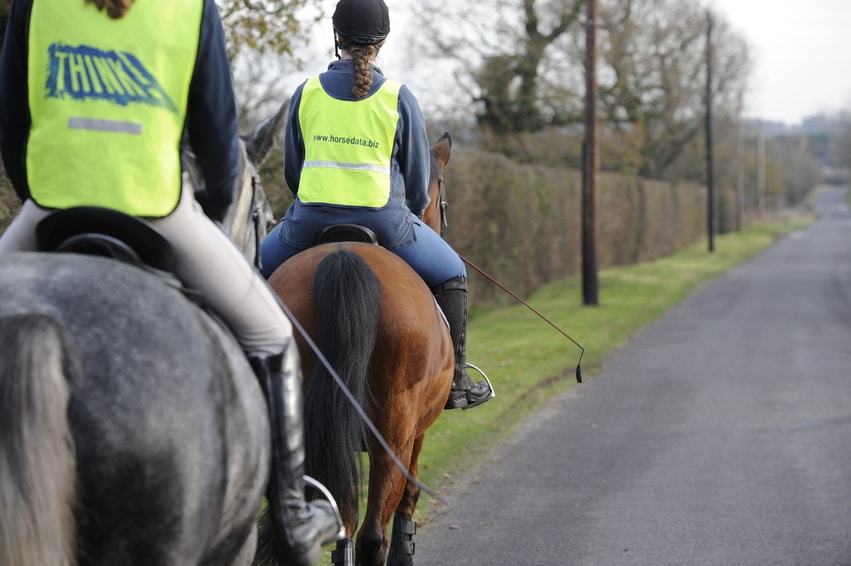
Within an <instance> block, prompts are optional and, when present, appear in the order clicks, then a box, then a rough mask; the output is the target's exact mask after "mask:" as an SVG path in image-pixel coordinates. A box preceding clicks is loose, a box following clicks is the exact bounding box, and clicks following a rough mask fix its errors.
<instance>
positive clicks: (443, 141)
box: [431, 132, 452, 170]
mask: <svg viewBox="0 0 851 566" xmlns="http://www.w3.org/2000/svg"><path fill="white" fill-rule="evenodd" d="M450 153H452V138H451V137H449V132H444V133H443V135H442V136H440V139H439V140H437V141H436V142H435V144H434V145H433V146H431V154H432V155H433V156H434V158H435V159H436V160H437V163H438V165H440V168H441V170H442V169H443V168H444V167H446V164H447V163H449V155H450Z"/></svg>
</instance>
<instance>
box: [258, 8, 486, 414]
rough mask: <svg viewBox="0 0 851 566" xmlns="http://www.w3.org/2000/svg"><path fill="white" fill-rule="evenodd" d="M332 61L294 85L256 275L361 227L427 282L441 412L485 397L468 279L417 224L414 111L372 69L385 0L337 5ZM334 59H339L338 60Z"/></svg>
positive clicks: (419, 184) (420, 141)
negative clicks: (447, 366) (335, 227)
mask: <svg viewBox="0 0 851 566" xmlns="http://www.w3.org/2000/svg"><path fill="white" fill-rule="evenodd" d="M333 24H334V33H335V38H336V46H337V47H338V48H339V50H340V51H341V52H342V57H341V59H340V60H339V61H335V62H333V63H331V65H330V66H329V67H328V70H327V71H326V72H324V73H322V74H321V75H319V76H318V77H314V78H311V79H309V80H307V81H306V82H305V83H303V84H302V85H300V86H299V87H298V88H297V89H296V91H295V92H294V94H293V96H292V98H291V100H290V116H289V120H288V121H287V126H286V131H285V134H284V176H285V177H286V181H287V185H288V186H289V188H290V191H291V192H292V194H293V197H294V201H293V203H292V205H291V206H290V208H289V210H287V213H286V217H285V218H284V219H283V220H281V222H280V223H279V224H278V225H277V226H276V227H275V228H274V230H272V232H270V233H269V235H268V236H267V237H266V238H265V239H264V240H263V243H262V245H261V257H262V265H263V271H262V272H263V274H264V275H265V276H267V277H268V276H269V275H271V274H272V272H273V271H274V270H275V269H276V268H277V267H278V266H279V265H280V264H282V263H283V262H284V261H286V260H287V259H289V258H290V257H292V256H293V255H295V254H297V253H298V252H300V251H302V250H304V249H307V248H308V247H310V246H312V245H314V244H315V243H316V240H317V237H318V236H319V233H320V232H321V231H322V230H323V229H324V228H325V227H327V226H329V225H332V224H344V223H353V224H360V225H362V226H366V227H367V228H369V229H371V230H372V231H373V232H375V234H376V235H377V236H378V241H379V242H380V243H381V245H382V246H384V247H385V248H387V249H388V250H390V251H391V252H393V253H395V254H396V255H398V256H399V257H401V258H402V259H404V260H405V261H406V262H407V263H408V264H409V265H410V266H411V267H412V268H413V269H414V271H416V272H417V273H418V274H419V275H420V277H422V278H423V280H424V281H425V282H426V283H427V284H428V285H429V287H430V288H431V290H432V292H433V293H434V294H435V297H436V298H437V302H438V303H439V304H440V307H441V308H442V309H443V312H444V313H445V314H446V318H447V319H448V321H449V326H450V333H451V334H452V342H453V344H454V346H455V377H454V380H453V383H452V391H451V393H450V396H449V399H448V400H447V403H446V408H447V409H457V408H463V409H470V408H473V407H476V406H478V405H481V404H482V403H484V402H486V401H488V400H489V399H490V398H492V397H493V390H492V388H491V386H490V384H489V383H488V382H487V381H481V382H477V383H476V382H473V381H472V379H471V378H470V377H469V376H468V375H467V372H466V367H467V364H466V355H465V351H466V328H467V277H466V275H467V272H466V268H465V267H464V263H463V262H462V261H461V258H460V257H459V256H458V254H457V253H456V252H455V251H454V250H453V249H452V248H451V247H450V246H449V244H448V243H447V242H446V241H445V240H443V238H441V237H440V235H439V234H437V233H435V232H434V231H433V230H432V229H431V228H429V227H428V226H426V225H425V224H423V223H422V221H421V220H420V218H419V217H421V216H422V214H423V211H425V209H426V207H427V206H428V204H429V196H428V186H429V174H430V167H431V161H430V153H429V152H430V147H429V143H428V137H427V136H426V127H425V120H424V119H423V116H422V112H421V111H420V108H419V104H418V103H417V100H416V98H415V97H414V95H413V94H412V93H411V91H410V90H408V88H407V87H406V86H404V85H401V84H399V83H397V82H395V81H391V80H388V79H386V78H385V77H384V75H383V74H382V73H381V70H380V69H379V68H378V67H376V66H375V65H374V61H375V58H376V57H377V56H378V50H379V49H380V47H381V46H382V45H384V40H385V38H386V37H387V34H388V33H389V31H390V19H389V14H388V10H387V5H386V4H385V3H384V0H341V1H340V2H338V3H337V7H336V9H335V11H334V16H333ZM338 56H339V55H338Z"/></svg>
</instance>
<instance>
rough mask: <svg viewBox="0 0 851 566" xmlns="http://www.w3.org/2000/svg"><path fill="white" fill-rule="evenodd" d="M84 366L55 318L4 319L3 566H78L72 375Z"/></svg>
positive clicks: (0, 326) (0, 350)
mask: <svg viewBox="0 0 851 566" xmlns="http://www.w3.org/2000/svg"><path fill="white" fill-rule="evenodd" d="M79 368H80V366H79V364H78V362H77V358H76V357H75V356H73V355H72V354H71V352H70V350H69V348H68V345H67V342H66V340H65V333H64V331H63V330H62V328H61V327H60V326H59V325H58V324H57V323H56V322H55V321H54V320H53V319H52V318H49V317H47V316H44V315H37V314H36V315H34V314H28V315H13V316H7V317H3V318H0V431H2V434H0V508H2V509H3V512H2V513H0V564H57V565H60V566H73V565H74V564H75V563H76V558H75V556H76V546H75V545H76V543H75V538H74V537H75V533H74V530H75V529H74V515H73V505H74V500H75V477H74V476H75V469H76V458H75V453H74V441H73V439H72V437H71V431H70V428H69V424H68V401H69V397H70V390H69V386H68V381H67V379H66V375H69V374H70V372H72V371H79Z"/></svg>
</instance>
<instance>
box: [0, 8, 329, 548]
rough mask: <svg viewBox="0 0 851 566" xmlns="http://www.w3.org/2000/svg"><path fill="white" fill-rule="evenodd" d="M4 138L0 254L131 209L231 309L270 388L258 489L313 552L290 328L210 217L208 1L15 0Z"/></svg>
mask: <svg viewBox="0 0 851 566" xmlns="http://www.w3.org/2000/svg"><path fill="white" fill-rule="evenodd" d="M131 6H132V8H133V9H132V10H131V9H130V7H131ZM104 9H106V10H105V11H104ZM184 128H185V129H186V131H187V133H188V138H189V141H190V143H191V145H192V149H193V150H194V153H195V155H196V156H197V158H198V163H199V166H200V168H201V170H202V174H203V177H204V181H205V189H204V190H203V192H199V194H198V195H197V198H198V200H197V201H196V198H195V196H196V195H193V191H192V189H191V187H189V186H188V185H187V186H186V187H184V186H183V185H182V182H181V166H180V155H179V149H180V144H181V139H182V136H183V132H184ZM0 149H2V155H3V161H4V165H5V168H6V171H7V174H8V176H9V178H10V179H11V181H12V183H13V185H14V187H15V190H16V192H17V194H18V196H19V197H20V198H21V200H22V201H23V205H22V207H21V210H20V212H19V214H18V215H17V216H16V218H15V219H14V220H13V221H12V223H11V224H10V225H9V226H8V228H7V229H6V231H5V232H4V233H3V234H2V236H0V254H7V253H11V252H16V251H33V250H35V249H36V238H35V226H36V224H38V222H39V221H40V220H42V219H43V218H45V217H46V216H48V215H50V214H51V212H52V211H54V210H57V209H66V208H71V207H76V206H97V207H103V208H108V209H113V210H117V211H121V212H124V213H127V214H130V215H133V216H136V217H140V218H142V219H144V220H145V221H147V222H149V223H150V224H152V225H153V226H154V227H155V228H156V229H157V230H158V231H159V232H160V233H161V234H162V235H163V236H164V237H165V238H166V239H167V240H168V241H169V242H170V244H171V246H172V247H173V249H174V252H175V255H176V260H177V261H176V267H175V272H176V274H177V275H178V277H180V278H181V279H182V280H183V281H184V282H185V283H187V284H188V285H189V286H191V287H193V288H195V289H198V290H199V291H201V292H202V293H203V295H204V297H205V299H206V300H207V302H208V303H209V304H210V306H212V307H213V309H214V310H216V311H217V312H218V313H219V315H221V317H222V318H223V319H224V320H225V322H227V324H228V325H229V326H230V328H231V329H232V330H233V332H234V334H235V336H236V338H237V339H238V340H239V342H240V344H241V345H242V346H243V348H244V349H245V351H246V353H247V354H248V356H249V361H250V362H251V365H252V367H253V369H254V370H255V372H256V373H257V375H258V378H259V379H260V380H261V383H264V384H265V385H266V386H265V387H264V393H266V396H267V400H268V401H269V405H270V420H271V423H272V428H273V435H272V436H273V440H272V448H273V454H272V461H273V470H272V474H271V477H270V484H269V490H268V491H267V498H268V499H269V502H270V508H271V510H272V512H273V517H275V522H276V525H277V526H278V527H279V528H278V529H277V531H276V532H277V533H278V535H279V539H280V540H279V542H280V547H281V548H282V549H283V550H284V552H285V554H287V555H288V559H289V560H290V561H291V562H292V563H296V564H305V565H307V564H314V563H316V562H317V561H318V560H319V558H320V556H321V548H320V546H321V544H323V543H326V542H331V541H332V540H334V539H335V538H336V536H337V534H338V533H337V530H338V525H337V521H336V515H335V513H334V512H333V510H332V509H331V507H330V505H328V504H327V502H322V501H316V502H311V503H307V502H306V501H305V499H304V480H303V474H304V447H303V437H302V423H301V419H302V415H301V411H302V407H301V397H300V391H301V384H300V382H301V375H300V369H299V364H298V351H297V349H296V347H295V341H294V340H293V339H292V327H291V325H290V322H289V321H288V320H287V318H286V317H285V316H284V314H283V312H282V311H281V309H280V307H279V305H278V303H277V299H276V298H275V296H274V294H273V293H272V291H271V290H270V289H269V287H268V286H267V285H266V283H265V281H264V280H263V278H262V277H261V276H260V275H259V274H258V273H257V272H256V271H255V270H254V268H253V267H252V266H251V265H250V264H249V263H248V261H247V260H246V259H245V258H244V257H243V256H242V254H241V253H240V251H239V250H238V249H237V247H236V246H235V245H234V244H233V242H232V241H231V240H230V239H229V238H228V236H227V235H226V234H225V233H224V232H223V231H222V230H221V229H219V228H218V227H217V226H216V224H215V223H214V222H213V220H221V219H222V218H223V217H224V215H225V213H226V212H227V209H228V206H229V205H230V204H231V201H232V200H233V198H234V193H235V188H236V181H237V178H238V175H239V159H240V155H239V152H240V147H239V140H238V137H237V126H236V104H235V101H234V95H233V87H232V84H231V78H230V65H229V62H228V60H227V54H226V51H225V44H224V34H223V29H222V24H221V20H220V18H219V14H218V11H217V8H216V5H215V3H214V0H140V1H139V2H136V3H135V4H133V3H132V2H130V1H127V0H86V1H85V2H81V1H79V0H78V1H77V2H69V1H68V0H16V1H15V2H13V3H12V6H11V12H10V15H9V21H8V28H7V31H6V36H5V40H4V46H3V52H2V60H0ZM199 201H200V204H199ZM211 219H212V220H211Z"/></svg>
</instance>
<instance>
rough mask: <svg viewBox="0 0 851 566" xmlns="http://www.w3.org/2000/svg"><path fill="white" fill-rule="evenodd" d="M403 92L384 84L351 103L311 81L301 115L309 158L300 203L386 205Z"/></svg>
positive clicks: (398, 85) (303, 97) (392, 84)
mask: <svg viewBox="0 0 851 566" xmlns="http://www.w3.org/2000/svg"><path fill="white" fill-rule="evenodd" d="M401 87H402V85H401V83H397V82H395V81H390V80H386V81H384V83H383V84H382V85H381V87H380V88H379V89H378V90H377V91H376V92H374V93H373V94H371V95H370V96H368V97H367V98H362V99H360V100H356V101H350V100H338V99H336V98H334V97H332V96H331V95H329V94H328V93H326V92H325V89H323V88H322V85H321V83H320V82H319V78H318V77H313V78H312V79H309V80H308V81H307V83H306V84H305V85H304V88H303V90H302V95H301V104H300V106H299V110H298V118H299V123H300V124H301V134H302V139H304V153H305V159H304V165H303V166H302V171H301V179H300V181H299V187H298V198H299V200H300V201H302V202H305V203H327V204H339V205H345V206H365V207H371V208H381V207H383V206H385V205H386V204H387V202H388V201H389V200H390V163H391V159H392V156H393V142H394V140H395V138H396V125H397V124H398V123H399V89H400V88H401ZM341 117H342V118H341Z"/></svg>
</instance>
